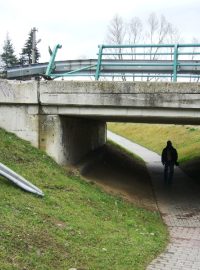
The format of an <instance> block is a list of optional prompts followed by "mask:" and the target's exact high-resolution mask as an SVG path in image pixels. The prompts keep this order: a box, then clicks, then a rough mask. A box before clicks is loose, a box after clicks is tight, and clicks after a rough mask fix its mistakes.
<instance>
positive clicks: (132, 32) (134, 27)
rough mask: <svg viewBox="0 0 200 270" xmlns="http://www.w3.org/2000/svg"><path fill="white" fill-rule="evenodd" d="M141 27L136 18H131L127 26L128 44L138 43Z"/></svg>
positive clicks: (139, 21) (138, 19)
mask: <svg viewBox="0 0 200 270" xmlns="http://www.w3.org/2000/svg"><path fill="white" fill-rule="evenodd" d="M142 31H143V25H142V22H141V20H140V18H138V17H133V18H132V19H131V21H130V23H129V24H128V31H127V33H128V43H129V44H136V43H138V42H139V41H140V38H141V36H142Z"/></svg>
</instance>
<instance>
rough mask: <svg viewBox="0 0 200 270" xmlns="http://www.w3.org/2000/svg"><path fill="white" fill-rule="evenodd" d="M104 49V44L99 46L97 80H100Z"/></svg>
mask: <svg viewBox="0 0 200 270" xmlns="http://www.w3.org/2000/svg"><path fill="white" fill-rule="evenodd" d="M102 51H103V45H100V46H99V56H98V61H97V68H96V74H95V80H96V81H98V79H99V76H100V71H101V61H102Z"/></svg>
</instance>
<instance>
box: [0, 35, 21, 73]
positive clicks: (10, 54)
mask: <svg viewBox="0 0 200 270" xmlns="http://www.w3.org/2000/svg"><path fill="white" fill-rule="evenodd" d="M1 61H2V67H3V68H4V69H6V68H8V67H12V66H14V65H16V64H17V63H18V59H17V57H16V55H15V51H14V47H13V44H12V42H11V39H10V38H9V36H8V34H7V36H6V40H5V41H4V46H3V53H2V54H1Z"/></svg>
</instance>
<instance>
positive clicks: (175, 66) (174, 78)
mask: <svg viewBox="0 0 200 270" xmlns="http://www.w3.org/2000/svg"><path fill="white" fill-rule="evenodd" d="M177 64H178V44H175V45H174V62H173V82H177Z"/></svg>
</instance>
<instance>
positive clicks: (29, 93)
mask: <svg viewBox="0 0 200 270" xmlns="http://www.w3.org/2000/svg"><path fill="white" fill-rule="evenodd" d="M2 103H5V104H11V103H12V104H18V105H19V104H38V83H37V82H36V81H26V82H20V81H7V80H0V104H2Z"/></svg>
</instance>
